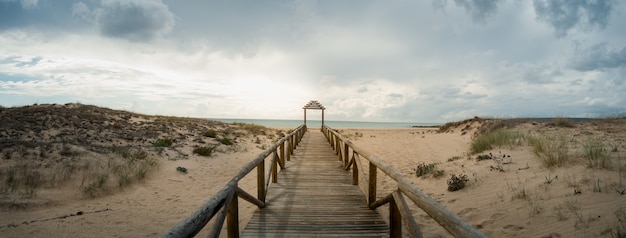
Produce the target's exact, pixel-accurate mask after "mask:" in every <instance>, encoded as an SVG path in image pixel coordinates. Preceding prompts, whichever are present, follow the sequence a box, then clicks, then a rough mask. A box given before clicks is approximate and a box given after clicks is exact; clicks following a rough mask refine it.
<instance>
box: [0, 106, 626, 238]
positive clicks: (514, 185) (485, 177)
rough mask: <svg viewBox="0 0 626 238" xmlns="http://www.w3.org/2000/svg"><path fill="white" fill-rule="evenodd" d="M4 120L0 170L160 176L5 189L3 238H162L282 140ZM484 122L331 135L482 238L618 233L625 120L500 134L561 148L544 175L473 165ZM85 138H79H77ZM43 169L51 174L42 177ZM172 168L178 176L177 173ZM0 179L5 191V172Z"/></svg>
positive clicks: (530, 161) (519, 152) (519, 149)
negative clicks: (121, 182) (91, 189)
mask: <svg viewBox="0 0 626 238" xmlns="http://www.w3.org/2000/svg"><path fill="white" fill-rule="evenodd" d="M8 110H9V109H2V111H0V116H1V118H0V119H1V120H2V121H3V124H4V125H8V126H5V127H2V130H0V139H1V140H0V142H2V143H3V144H2V145H3V146H2V148H1V149H2V153H3V156H4V157H5V158H3V159H2V161H1V164H0V167H1V168H8V167H10V166H13V165H14V164H15V163H18V161H20V160H24V161H28V162H29V163H32V164H34V165H36V166H35V167H36V168H56V167H55V166H53V165H54V164H55V163H56V164H58V163H63V161H64V160H63V159H64V156H63V154H62V153H61V152H62V151H63V150H64V148H65V146H68V145H72V147H71V149H70V151H74V152H76V153H70V157H75V160H72V161H73V162H76V163H79V162H80V163H83V162H84V160H88V159H91V160H103V161H107V159H110V158H111V157H115V158H117V157H116V156H118V157H119V155H118V154H116V153H114V152H111V151H106V150H103V151H96V149H94V148H96V147H93V146H91V147H90V146H89V145H101V147H102V148H105V147H104V146H109V145H111V144H115V145H116V146H130V147H132V148H141V149H142V150H143V151H145V152H146V153H147V154H148V156H149V157H150V158H154V159H156V160H157V161H158V167H156V168H155V169H153V170H151V171H150V172H149V173H147V175H146V177H145V178H144V179H142V180H140V181H135V182H133V183H131V184H128V185H126V186H123V187H122V186H117V185H116V183H115V181H117V180H113V181H109V182H108V183H111V184H107V186H108V187H106V188H107V189H103V191H100V192H99V193H95V194H92V193H86V192H85V189H84V185H83V186H81V183H80V182H81V181H80V180H81V178H83V179H84V178H85V175H81V174H78V175H76V176H75V177H73V179H70V180H69V182H67V183H65V184H63V185H60V186H56V187H54V186H50V185H47V186H44V187H39V188H37V191H36V192H35V193H34V194H28V193H27V192H25V191H22V190H19V188H18V190H19V191H17V192H11V191H10V188H7V187H3V190H2V191H1V192H2V194H1V197H0V201H2V203H1V204H2V206H1V210H0V235H1V236H2V237H50V236H53V237H154V236H158V235H161V234H163V233H165V232H166V231H167V230H168V229H170V228H171V227H172V226H174V225H175V224H177V223H178V222H180V221H181V220H182V219H184V218H185V217H187V216H188V215H190V214H191V213H192V212H193V211H194V210H196V209H197V208H198V207H199V206H200V205H201V204H202V203H204V202H205V201H206V200H208V199H209V198H210V197H211V196H212V195H213V194H215V193H216V192H217V191H218V190H219V189H220V188H222V186H223V185H224V184H226V182H227V181H229V180H230V179H231V178H232V177H233V176H234V175H235V174H236V173H237V171H238V170H239V168H240V167H242V166H243V165H245V164H246V163H248V162H249V161H251V160H252V159H254V158H255V157H256V156H257V155H258V154H259V153H260V152H262V151H263V149H264V148H265V146H268V145H270V144H271V143H272V141H274V140H276V139H278V137H279V134H280V133H281V132H285V131H286V130H285V129H284V128H281V129H269V128H265V129H263V132H262V133H261V132H258V131H257V132H252V131H250V130H246V129H245V128H243V126H242V125H231V124H220V123H215V122H206V121H203V120H196V119H181V118H166V117H153V116H143V115H137V114H132V113H126V112H120V111H113V110H108V109H106V110H105V109H100V108H95V107H91V106H84V105H75V104H70V105H43V106H42V105H40V106H32V107H30V108H26V109H24V111H22V112H21V113H23V115H22V116H21V119H19V118H18V119H15V118H13V117H14V116H15V115H14V112H13V111H12V112H11V113H12V116H11V117H9V116H8V114H7V113H8ZM29 110H30V111H29ZM68 110H69V111H68ZM72 110H74V111H72ZM76 110H79V111H76ZM63 113H66V114H63ZM55 115H62V117H64V118H66V119H67V120H62V119H60V118H57V117H56V116H55ZM74 116H76V117H75V118H74ZM29 118H30V119H29ZM32 118H35V119H32ZM72 118H74V119H72ZM27 119H28V120H27ZM70 119H71V120H70ZM31 121H32V122H31ZM42 121H43V122H45V123H42ZM5 122H11V123H13V124H12V125H9V124H10V123H9V124H7V123H5ZM493 123H494V121H489V120H468V121H465V122H460V123H457V124H454V125H451V126H450V127H447V128H445V129H444V131H445V132H440V131H439V130H438V128H411V129H340V132H341V133H343V134H344V135H346V136H348V137H350V138H351V139H352V141H353V142H354V143H355V144H356V145H358V146H361V147H363V148H367V150H368V151H370V152H372V153H373V154H376V155H377V156H378V157H379V158H381V159H383V160H385V161H387V162H388V163H391V164H392V165H393V166H394V167H396V168H398V169H399V170H400V171H402V172H403V173H404V174H405V177H406V178H407V179H409V180H410V181H411V182H412V183H413V184H414V185H415V186H417V187H418V188H420V189H421V190H422V191H424V192H425V193H427V194H429V195H430V196H432V197H433V198H435V199H436V200H437V201H439V202H440V203H441V204H443V205H444V206H446V207H447V208H449V209H450V210H451V211H453V212H455V213H457V214H458V215H459V216H460V217H461V218H463V219H465V220H466V221H467V222H468V223H470V224H472V225H474V226H476V227H477V228H478V229H479V230H480V231H482V232H484V233H485V234H486V235H487V236H490V237H591V236H607V237H611V234H612V233H615V232H616V231H617V230H619V229H621V231H622V232H623V231H624V230H625V229H626V224H625V222H626V196H622V195H620V194H619V193H618V192H616V191H619V190H621V189H624V188H626V185H624V183H626V175H624V174H623V172H620V171H623V170H624V169H626V168H624V165H625V164H626V160H625V159H624V158H625V157H626V153H625V152H626V144H624V141H625V140H626V130H624V126H625V125H626V124H625V123H624V120H618V121H615V122H609V121H595V122H585V123H582V124H579V123H574V125H573V126H574V127H559V126H557V125H554V123H553V122H550V121H542V122H530V121H529V122H516V123H509V124H506V125H501V126H500V127H504V128H509V130H513V131H520V132H523V133H525V134H528V135H535V136H551V135H554V136H560V137H558V138H563V140H564V141H565V142H566V144H567V146H568V148H569V151H568V154H569V157H570V159H569V160H568V162H567V163H565V164H563V165H561V166H557V167H553V168H548V167H546V166H545V165H544V163H543V162H542V160H541V158H540V157H538V156H537V155H536V154H535V153H533V148H532V147H531V146H530V145H528V143H526V142H524V143H520V144H519V145H516V146H504V147H499V148H498V147H496V148H494V149H491V150H487V151H484V152H481V153H479V154H489V153H491V154H492V155H494V157H496V156H497V157H499V156H502V155H506V156H510V157H505V158H506V159H505V160H502V161H500V162H498V161H496V160H493V159H490V160H483V161H477V159H476V156H477V155H469V151H470V144H471V142H472V140H473V138H475V137H476V136H477V135H478V134H480V133H479V131H481V130H484V128H488V127H489V126H492V127H493V125H494V124H493ZM551 123H552V124H551ZM19 125H21V126H19ZM481 128H482V129H481ZM209 129H214V130H217V131H219V134H220V135H219V136H218V137H221V136H229V137H231V139H233V140H235V141H236V144H235V145H232V146H227V145H222V144H220V143H219V141H217V140H216V139H213V138H208V137H206V136H204V135H203V132H205V131H206V130H209ZM257 133H258V134H257ZM87 134H88V135H89V136H85V135H87ZM165 137H169V138H174V139H175V140H174V141H175V143H174V145H173V146H172V147H168V148H165V149H162V148H158V147H155V146H154V145H153V142H154V141H155V140H156V139H159V138H165ZM38 138H39V139H40V138H45V139H42V140H39V139H38ZM548 138H557V137H548ZM590 138H595V139H597V140H599V141H602V142H603V143H604V145H606V146H607V148H606V150H607V154H608V155H609V156H610V157H611V158H612V162H611V165H610V166H606V168H589V167H588V165H587V163H586V162H585V158H584V151H583V150H584V148H583V147H584V146H583V145H584V144H585V143H586V141H588V140H589V139H590ZM11 141H12V142H11ZM9 142H11V143H9ZM17 142H19V143H17ZM42 143H43V144H42ZM45 143H48V144H51V146H49V147H50V149H49V151H48V150H46V153H47V154H46V156H45V158H44V157H42V154H41V151H42V149H41V148H46V144H45ZM30 145H33V146H30ZM206 145H212V146H216V151H217V152H216V153H215V154H214V155H212V156H210V157H204V156H200V155H197V154H194V153H193V152H192V151H193V149H194V148H196V147H198V146H206ZM16 146H17V147H16ZM20 146H21V147H20ZM98 148H100V147H98ZM106 148H111V147H106ZM6 151H11V153H10V156H9V157H10V158H6V157H7V156H8V155H7V153H8V152H6ZM94 151H95V152H94ZM79 152H80V153H79ZM46 161H48V162H46ZM49 161H52V162H49ZM81 161H82V162H81ZM420 162H423V163H425V164H430V163H436V167H435V168H436V169H437V170H442V171H443V176H441V177H438V178H435V176H434V175H433V174H428V175H426V176H422V177H416V176H415V171H414V169H415V168H416V166H417V165H418V164H419V163H420ZM49 163H52V165H48V167H46V164H49ZM94 163H95V162H94ZM177 167H185V168H186V169H187V170H188V172H187V173H182V172H179V171H177V170H176V168H177ZM494 168H497V169H494ZM3 171H4V172H3V174H1V175H2V176H4V177H3V181H6V176H7V175H6V170H3ZM90 171H91V170H90ZM451 174H465V175H467V176H468V179H469V181H468V183H467V186H466V187H465V188H463V189H461V190H458V191H454V192H450V191H448V190H447V184H446V181H447V179H448V178H449V177H450V175H451ZM254 177H255V176H254V174H253V175H252V176H248V177H246V178H244V179H243V180H242V181H241V182H240V183H239V185H240V186H241V187H243V189H244V190H247V191H252V192H253V191H255V189H256V187H255V186H256V180H255V178H254ZM111 179H112V178H111ZM548 181H549V183H548ZM394 186H395V184H394V183H393V182H392V181H391V180H390V179H385V178H380V179H379V189H380V191H379V196H383V195H384V194H385V192H390V191H392V190H393V189H395V187H394ZM20 191H21V192H20ZM576 191H580V193H577V192H576ZM91 195H94V196H91ZM239 204H240V212H241V214H240V219H241V222H242V224H245V223H246V221H247V219H249V217H250V216H251V214H252V212H253V211H254V210H255V207H254V206H253V205H251V204H249V203H247V202H240V203H239ZM412 210H413V212H414V216H415V217H416V219H417V221H418V223H419V224H420V225H421V226H422V231H423V233H424V234H425V235H426V237H448V236H449V235H448V234H447V233H446V232H445V231H444V230H443V229H442V228H441V227H439V225H437V224H436V223H435V222H434V221H433V220H432V219H430V218H429V217H428V215H427V214H424V213H423V212H422V211H421V210H419V209H417V208H416V207H415V206H413V207H412ZM381 211H382V212H383V213H384V212H385V211H384V209H381ZM618 216H621V217H618ZM618 218H619V219H621V220H619V219H618ZM242 227H243V225H242ZM200 235H202V236H204V235H205V234H204V233H202V234H200Z"/></svg>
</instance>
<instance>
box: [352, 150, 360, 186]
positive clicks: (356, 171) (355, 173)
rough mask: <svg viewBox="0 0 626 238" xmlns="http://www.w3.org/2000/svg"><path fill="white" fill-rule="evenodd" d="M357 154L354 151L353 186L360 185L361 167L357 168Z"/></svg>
mask: <svg viewBox="0 0 626 238" xmlns="http://www.w3.org/2000/svg"><path fill="white" fill-rule="evenodd" d="M355 154H356V153H355V152H354V151H352V159H354V160H353V161H352V163H353V164H352V185H359V167H358V166H357V164H358V163H357V162H356V160H357V159H359V158H357V157H356V156H355Z"/></svg>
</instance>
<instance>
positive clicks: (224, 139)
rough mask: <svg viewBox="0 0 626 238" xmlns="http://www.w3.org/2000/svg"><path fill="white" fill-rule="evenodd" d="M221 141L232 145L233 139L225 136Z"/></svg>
mask: <svg viewBox="0 0 626 238" xmlns="http://www.w3.org/2000/svg"><path fill="white" fill-rule="evenodd" d="M220 143H222V144H224V145H232V144H233V141H232V140H231V139H230V138H228V137H224V138H222V139H220Z"/></svg>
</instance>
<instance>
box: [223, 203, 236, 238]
mask: <svg viewBox="0 0 626 238" xmlns="http://www.w3.org/2000/svg"><path fill="white" fill-rule="evenodd" d="M233 193H235V196H233V199H232V200H231V201H230V206H229V207H228V216H227V217H226V229H227V231H228V237H229V238H238V237H239V201H238V200H239V196H237V193H236V192H234V191H233ZM224 209H226V208H224Z"/></svg>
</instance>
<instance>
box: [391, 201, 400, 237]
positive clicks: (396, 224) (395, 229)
mask: <svg viewBox="0 0 626 238" xmlns="http://www.w3.org/2000/svg"><path fill="white" fill-rule="evenodd" d="M389 237H392V238H393V237H398V238H399V237H402V215H401V214H400V210H399V209H398V204H397V203H396V201H395V200H394V199H391V201H390V202H389Z"/></svg>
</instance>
